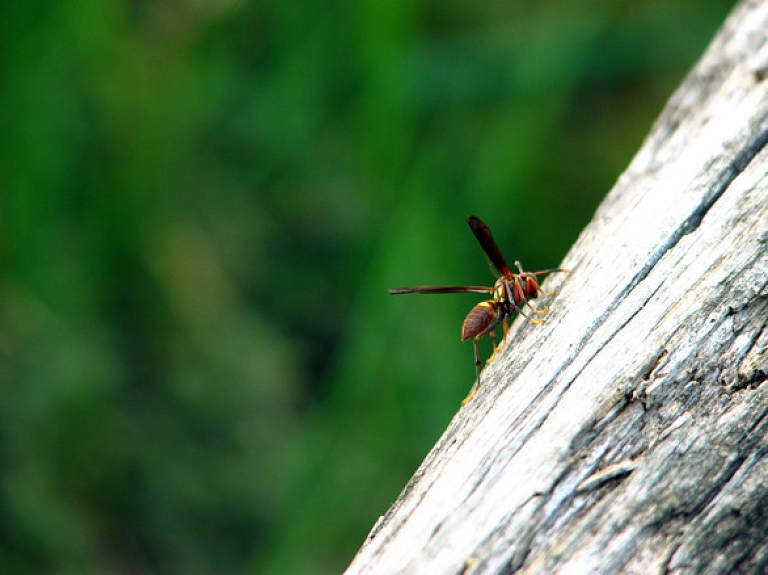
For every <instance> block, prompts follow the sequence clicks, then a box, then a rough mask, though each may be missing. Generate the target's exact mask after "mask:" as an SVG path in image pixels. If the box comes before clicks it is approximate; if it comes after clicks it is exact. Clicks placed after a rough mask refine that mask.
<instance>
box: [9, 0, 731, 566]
mask: <svg viewBox="0 0 768 575" xmlns="http://www.w3.org/2000/svg"><path fill="white" fill-rule="evenodd" d="M731 5H732V2H726V1H723V0H719V1H718V0H707V1H703V2H699V3H697V4H696V6H695V11H694V10H693V8H691V6H690V5H689V4H688V3H686V2H682V1H681V0H673V1H665V2H648V1H640V0H636V1H626V0H625V1H623V2H622V1H619V0H596V1H594V2H590V3H583V4H581V5H577V4H574V3H573V2H568V1H566V0H554V1H550V2H527V3H522V2H496V1H489V2H476V1H472V2H470V1H462V0H448V1H441V2H428V1H427V2H414V1H404V0H373V1H370V2H356V3H355V2H296V1H288V2H273V3H262V2H245V1H241V2H237V1H234V0H229V1H227V0H219V1H218V2H216V1H212V2H141V1H140V2H127V1H123V2H121V1H119V0H114V1H108V0H86V1H72V0H63V1H61V2H54V3H49V5H46V6H41V5H38V4H36V3H28V2H22V1H20V0H9V1H7V2H4V3H3V4H2V5H1V6H0V70H2V76H0V82H1V84H0V86H1V87H2V89H0V572H2V573H8V574H33V573H34V574H39V573H57V574H67V573H78V574H82V573H102V572H124V573H137V574H143V573H147V574H149V573H168V574H175V573H179V574H181V573H184V574H185V575H195V574H197V573H199V574H203V573H206V574H207V573H232V574H239V573H248V572H251V573H274V574H286V573H297V574H298V573H301V574H308V573H309V574H312V573H316V574H324V573H336V572H339V571H341V570H342V569H343V568H344V566H345V565H346V564H347V563H348V562H349V560H350V559H351V556H352V554H353V553H354V551H355V549H356V548H357V547H358V546H359V545H360V544H361V543H362V541H363V539H364V537H365V534H366V533H367V531H368V529H369V528H370V527H371V526H372V525H373V523H374V522H375V520H376V518H377V517H378V516H379V515H382V514H383V513H384V512H385V511H386V509H387V507H388V505H389V504H390V503H391V502H392V500H393V499H394V498H395V497H396V496H397V494H398V493H399V491H400V490H401V489H402V487H403V486H404V485H405V483H406V481H407V479H408V478H409V476H410V475H411V473H412V472H413V471H414V470H415V469H416V467H417V466H418V464H419V462H420V461H421V459H422V458H423V457H424V455H425V454H426V452H427V451H428V450H429V448H430V446H431V445H432V444H433V443H434V441H435V440H436V439H437V438H438V437H439V435H440V433H441V431H442V430H443V429H444V428H445V426H446V425H447V423H448V422H449V420H450V418H451V417H452V415H453V414H454V413H455V411H456V410H457V409H458V407H459V402H460V400H461V398H462V397H464V395H465V394H466V392H467V391H468V390H469V388H470V387H471V385H472V382H473V378H474V366H473V362H472V350H471V345H470V344H462V343H461V342H460V341H459V328H460V325H461V321H462V319H463V317H464V314H465V313H466V312H467V311H468V310H469V309H470V307H471V306H472V305H473V304H474V303H475V302H476V301H477V298H476V297H473V296H471V295H455V296H446V297H439V296H434V297H421V296H402V297H398V298H390V297H389V296H388V295H387V293H386V290H387V288H388V287H395V286H398V285H411V284H419V283H434V284H439V283H472V284H478V283H484V282H490V281H492V280H493V278H492V277H491V276H490V275H489V274H488V273H487V268H486V264H485V262H484V258H483V256H482V254H481V252H480V249H479V247H478V246H477V245H476V244H475V241H474V238H473V237H472V234H471V233H470V231H469V229H468V228H467V226H466V224H465V222H464V220H465V218H466V216H467V215H469V214H470V213H474V214H477V215H479V216H481V217H482V218H483V219H484V220H486V221H487V223H488V224H489V225H490V226H491V228H492V229H493V232H494V235H495V236H496V239H497V240H498V243H499V244H500V246H501V247H502V250H503V251H504V252H505V253H506V254H507V257H508V258H509V259H510V260H513V259H520V260H521V261H522V262H523V263H524V265H525V266H526V268H528V269H535V268H542V267H552V266H556V265H557V264H558V263H559V261H560V259H561V257H562V256H563V254H564V253H565V251H566V250H567V249H568V247H569V245H570V244H571V243H572V242H573V241H574V240H575V238H576V236H577V234H578V233H579V231H580V230H581V229H582V227H583V226H584V224H585V223H586V222H587V221H588V220H589V219H590V217H591V214H592V212H593V210H594V208H595V206H596V205H597V203H598V202H599V200H600V199H601V197H603V196H604V194H605V193H606V192H607V190H608V189H609V188H610V186H611V185H612V182H613V181H614V180H615V178H616V177H617V176H618V174H619V173H620V172H621V170H622V169H623V168H624V167H625V166H626V164H627V162H628V161H629V159H630V158H631V156H632V154H633V153H634V151H635V150H636V149H637V147H638V146H639V144H640V142H641V140H642V138H643V136H644V135H645V133H646V132H647V130H648V129H649V127H650V125H651V123H652V121H653V119H654V117H655V116H656V115H657V114H658V112H659V111H660V109H661V107H662V105H663V102H664V101H665V99H666V98H667V97H668V96H669V94H670V93H671V91H672V90H673V89H674V87H675V85H676V84H677V83H678V82H679V80H680V79H681V77H682V76H683V74H684V73H685V72H686V70H687V68H688V67H689V66H690V65H691V64H692V63H693V62H694V61H695V59H696V58H697V57H698V55H699V54H700V53H701V51H702V50H703V48H704V47H705V45H706V43H707V42H708V40H709V38H711V36H712V34H713V33H714V32H715V30H716V28H717V26H718V25H719V24H720V23H721V22H722V19H723V18H724V16H725V14H726V13H727V11H728V10H729V9H730V7H731ZM554 305H556V302H554ZM483 351H484V353H485V354H486V355H487V354H488V353H489V349H488V347H487V346H486V347H485V348H484V350H483Z"/></svg>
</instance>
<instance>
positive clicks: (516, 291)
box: [389, 216, 570, 402]
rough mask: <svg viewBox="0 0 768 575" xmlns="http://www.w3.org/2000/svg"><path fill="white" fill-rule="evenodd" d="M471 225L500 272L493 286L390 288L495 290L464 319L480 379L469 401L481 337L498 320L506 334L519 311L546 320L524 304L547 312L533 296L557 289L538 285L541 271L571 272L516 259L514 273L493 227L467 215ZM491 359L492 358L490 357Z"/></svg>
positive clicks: (463, 336) (463, 329) (464, 331)
mask: <svg viewBox="0 0 768 575" xmlns="http://www.w3.org/2000/svg"><path fill="white" fill-rule="evenodd" d="M467 223H469V227H470V228H471V229H472V232H473V233H474V234H475V237H476V238H477V241H478V242H480V246H481V247H482V248H483V251H484V252H485V254H486V255H487V256H488V259H490V260H491V264H493V267H494V268H496V270H497V271H498V272H499V275H500V277H499V278H498V279H497V280H496V282H495V283H494V285H493V287H486V286H416V287H404V288H396V289H391V290H389V293H391V294H400V293H458V292H471V293H490V294H493V299H490V300H486V301H482V302H480V303H479V304H477V305H476V306H475V307H473V308H472V309H471V310H470V312H469V314H467V317H466V318H465V319H464V323H463V324H462V326H461V340H462V341H466V340H468V339H470V338H474V340H475V341H474V344H475V369H476V371H477V382H476V383H475V385H474V386H473V387H472V391H470V394H469V395H468V396H467V397H466V399H464V402H467V401H469V400H470V399H471V398H472V397H473V396H474V394H475V391H476V389H477V386H478V384H479V382H480V367H481V366H482V361H481V360H480V351H479V349H478V345H477V343H478V341H479V340H480V339H481V338H483V337H485V336H486V335H489V334H490V336H491V337H493V330H494V329H496V328H497V327H498V326H499V324H502V325H503V326H504V337H505V338H506V335H507V319H509V318H510V317H512V314H514V313H515V312H516V311H517V312H519V313H520V314H521V315H522V316H523V317H525V318H526V319H527V320H528V321H531V322H533V323H540V322H541V321H543V320H540V319H533V318H531V317H529V316H528V315H526V314H525V312H523V310H522V309H521V308H522V306H524V305H527V306H528V307H529V308H530V310H531V311H533V312H534V313H537V314H543V313H546V311H547V309H549V308H543V309H537V308H535V307H534V306H533V305H531V303H530V300H532V299H536V298H537V297H539V295H540V294H541V295H545V296H551V295H552V294H553V293H554V292H550V293H547V292H545V291H544V290H542V289H541V288H540V287H539V283H538V282H537V281H536V278H537V277H538V276H540V275H544V274H549V273H553V272H569V271H570V270H566V269H561V268H557V269H551V270H543V271H540V272H524V271H523V268H522V267H521V266H520V263H519V262H515V266H516V267H517V269H518V271H519V272H520V273H517V274H516V273H514V272H513V271H512V270H510V269H509V266H508V265H507V263H506V262H505V261H504V257H503V256H502V255H501V251H499V248H498V246H497V245H496V242H495V241H493V236H491V231H490V230H489V229H488V226H486V225H485V224H484V223H483V222H482V221H481V220H480V218H477V217H475V216H470V217H469V218H468V219H467ZM495 353H496V347H495V346H494V355H495ZM489 361H490V359H489Z"/></svg>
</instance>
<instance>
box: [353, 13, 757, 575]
mask: <svg viewBox="0 0 768 575" xmlns="http://www.w3.org/2000/svg"><path fill="white" fill-rule="evenodd" d="M767 36H768V0H761V1H745V2H742V3H741V4H740V5H739V6H738V7H737V8H736V9H735V11H734V13H733V14H732V15H731V17H730V18H729V19H728V20H727V21H726V23H725V25H724V27H723V29H722V30H721V31H720V33H719V34H718V36H717V37H716V38H715V40H714V42H713V43H712V45H711V46H710V48H709V49H708V51H707V52H706V54H705V55H704V57H703V59H702V60H701V62H700V63H699V64H698V65H697V66H696V68H695V69H694V71H693V72H692V73H691V74H690V75H689V77H688V78H687V79H686V80H685V82H684V84H683V86H682V87H681V88H680V90H679V91H678V92H677V93H676V94H675V95H674V97H673V98H672V100H671V102H670V103H669V105H668V106H667V108H666V110H665V111H664V112H663V114H662V116H661V118H660V119H659V120H658V122H657V124H656V125H655V126H654V128H653V130H652V133H651V134H650V136H649V137H648V139H647V141H646V142H645V144H644V145H643V147H642V149H641V150H640V152H639V153H638V155H637V157H636V158H635V159H634V161H633V162H632V164H631V165H630V166H629V168H628V169H627V171H626V172H625V173H624V174H623V175H622V176H621V178H620V179H619V181H618V182H617V184H616V186H615V187H614V189H613V190H612V191H611V192H610V194H609V195H608V197H607V198H606V200H605V201H604V202H603V204H602V205H601V206H600V208H599V209H598V211H597V213H596V215H595V218H594V220H593V221H592V222H591V223H590V224H589V226H588V227H587V228H586V230H585V231H584V232H583V234H582V235H581V237H580V239H579V240H578V242H577V243H576V245H575V246H574V247H573V249H572V250H571V251H570V253H569V254H568V256H567V257H566V258H565V261H564V262H563V266H564V267H568V268H572V269H573V270H574V272H573V273H572V274H570V275H565V274H557V275H556V276H553V277H552V278H551V280H550V281H549V284H548V285H547V286H546V287H547V288H548V289H551V288H555V289H557V290H558V294H557V295H556V296H555V298H554V299H553V300H551V301H550V302H548V303H550V304H551V309H550V312H549V313H548V315H547V322H546V323H544V324H542V325H533V324H530V323H527V322H525V321H522V318H518V321H516V322H515V325H514V326H513V327H512V329H511V330H510V333H509V337H508V345H507V346H506V347H505V349H504V350H503V353H500V354H499V356H498V357H497V358H496V360H495V361H494V362H493V363H492V364H490V365H489V366H488V367H487V368H486V369H485V370H484V371H483V373H482V385H481V387H480V391H479V393H478V395H477V397H476V398H475V399H474V400H473V401H472V402H470V403H469V404H467V405H465V406H464V407H463V408H462V409H461V410H460V411H459V413H458V414H457V415H456V417H455V418H454V420H453V421H452V423H451V424H450V426H449V428H448V429H447V430H446V432H445V433H444V435H443V437H442V438H441V439H440V441H439V442H438V443H437V445H436V446H435V447H434V449H433V450H432V452H431V453H430V454H429V455H428V456H427V458H426V459H425V461H424V463H423V464H422V465H421V467H420V468H419V470H418V471H417V472H416V474H415V475H414V477H413V478H412V479H411V481H410V482H409V483H408V485H407V486H406V488H405V490H404V491H403V493H402V494H401V496H400V497H399V498H398V499H397V501H396V502H395V503H394V505H393V506H392V508H391V509H390V510H389V512H388V513H387V514H386V515H385V516H384V517H383V518H381V519H380V521H379V522H378V523H377V524H376V525H375V526H374V528H373V530H372V531H371V533H370V535H369V536H368V539H367V540H366V541H365V543H364V545H363V547H362V548H361V550H360V552H359V553H358V555H357V557H356V558H355V560H354V561H353V563H352V565H351V566H350V567H349V569H348V571H347V573H348V574H350V575H352V574H358V573H359V574H363V573H366V574H367V573H381V574H384V573H387V574H388V573H429V574H441V573H590V574H595V573H606V574H607V573H611V574H613V573H676V574H683V573H685V574H688V573H708V574H712V573H762V572H768V458H767V457H766V453H768V437H767V436H766V432H767V431H768V417H766V415H767V414H768V385H761V384H762V382H763V381H764V380H765V379H766V378H767V375H766V374H768V329H766V323H767V322H768V251H767V250H766V248H768V176H766V173H768V149H766V143H768V81H766V77H768V42H767V41H766V40H767Z"/></svg>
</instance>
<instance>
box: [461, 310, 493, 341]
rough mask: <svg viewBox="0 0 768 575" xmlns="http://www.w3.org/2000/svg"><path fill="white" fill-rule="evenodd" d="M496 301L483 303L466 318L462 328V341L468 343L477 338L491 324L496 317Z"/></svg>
mask: <svg viewBox="0 0 768 575" xmlns="http://www.w3.org/2000/svg"><path fill="white" fill-rule="evenodd" d="M496 306H497V303H496V302H495V301H490V300H489V301H482V302H480V303H479V304H477V305H476V306H475V307H473V308H472V309H471V310H470V312H469V313H468V314H467V317H465V318H464V323H463V324H462V326H461V341H466V340H468V339H469V338H471V337H475V336H477V334H479V333H481V332H482V331H483V330H484V329H485V328H487V327H488V326H489V325H491V323H493V318H494V317H495V316H496Z"/></svg>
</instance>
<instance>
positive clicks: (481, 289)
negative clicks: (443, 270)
mask: <svg viewBox="0 0 768 575" xmlns="http://www.w3.org/2000/svg"><path fill="white" fill-rule="evenodd" d="M492 291H493V288H492V287H486V286H414V287H401V288H395V289H391V290H389V293H391V294H399V293H462V292H470V293H491V292H492Z"/></svg>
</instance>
